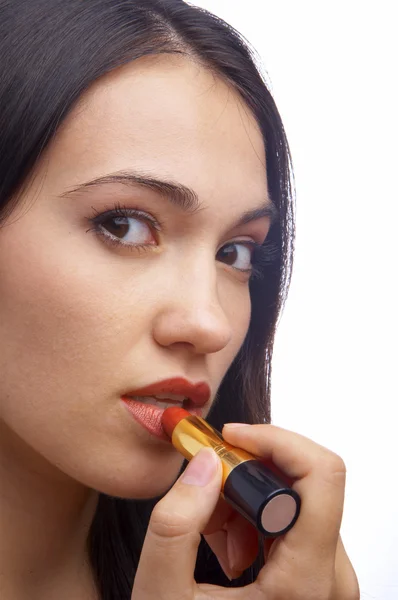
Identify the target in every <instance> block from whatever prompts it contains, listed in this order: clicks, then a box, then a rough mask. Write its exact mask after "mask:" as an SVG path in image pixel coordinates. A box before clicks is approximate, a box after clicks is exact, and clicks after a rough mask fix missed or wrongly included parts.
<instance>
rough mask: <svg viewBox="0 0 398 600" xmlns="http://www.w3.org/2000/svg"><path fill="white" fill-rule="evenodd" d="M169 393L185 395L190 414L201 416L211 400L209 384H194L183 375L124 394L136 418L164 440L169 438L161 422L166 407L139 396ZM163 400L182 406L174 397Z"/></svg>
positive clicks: (127, 406)
mask: <svg viewBox="0 0 398 600" xmlns="http://www.w3.org/2000/svg"><path fill="white" fill-rule="evenodd" d="M167 393H169V394H176V395H179V396H185V397H186V398H187V400H184V403H183V406H184V408H185V409H186V410H187V411H188V413H189V414H192V415H197V416H201V415H202V413H203V406H204V405H205V404H206V403H207V402H208V401H209V399H210V393H211V392H210V387H209V386H208V384H207V383H205V382H203V381H202V382H199V383H196V384H194V383H190V382H189V381H188V380H187V379H184V378H183V377H173V378H172V379H167V380H163V381H158V382H157V383H154V384H152V385H148V386H145V387H143V388H140V389H137V390H133V391H129V392H127V393H126V394H123V396H122V400H123V402H124V404H125V405H126V408H127V409H128V411H129V412H130V413H131V415H132V416H133V417H134V419H135V420H136V421H137V422H138V423H140V424H141V425H142V426H143V427H144V428H145V429H146V430H147V431H149V432H150V433H152V434H153V435H155V436H156V437H158V438H160V439H163V440H168V439H169V438H168V437H167V436H166V435H165V433H164V430H163V427H162V423H161V419H162V415H163V412H164V410H165V409H164V408H162V407H161V406H158V405H156V406H155V405H152V404H147V403H144V402H141V401H140V400H138V398H139V397H140V396H146V397H150V396H157V395H160V394H161V395H162V396H163V395H165V394H167ZM162 400H163V402H169V403H170V402H175V403H176V407H181V406H182V404H181V403H179V402H178V401H176V400H173V399H168V398H164V399H162ZM160 402H161V401H160Z"/></svg>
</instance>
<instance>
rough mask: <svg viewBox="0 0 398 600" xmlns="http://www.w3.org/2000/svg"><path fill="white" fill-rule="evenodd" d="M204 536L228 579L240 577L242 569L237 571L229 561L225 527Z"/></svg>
mask: <svg viewBox="0 0 398 600" xmlns="http://www.w3.org/2000/svg"><path fill="white" fill-rule="evenodd" d="M204 538H205V540H206V542H207V543H208V544H209V546H210V548H211V549H212V550H213V552H214V554H215V555H216V557H217V560H218V562H219V563H220V567H221V568H222V570H223V571H224V573H225V575H226V576H227V577H228V579H229V580H230V581H231V580H232V579H236V578H237V577H239V576H240V575H241V571H235V570H233V569H231V568H230V566H229V563H228V551H227V532H226V531H224V530H223V529H220V530H219V531H216V532H215V533H209V534H207V535H204Z"/></svg>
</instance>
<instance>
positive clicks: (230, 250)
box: [220, 245, 237, 265]
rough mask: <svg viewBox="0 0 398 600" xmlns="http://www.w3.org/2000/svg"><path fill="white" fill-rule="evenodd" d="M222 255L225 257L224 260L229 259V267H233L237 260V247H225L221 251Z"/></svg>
mask: <svg viewBox="0 0 398 600" xmlns="http://www.w3.org/2000/svg"><path fill="white" fill-rule="evenodd" d="M220 253H221V254H222V255H223V256H222V258H224V259H227V260H226V262H227V264H228V265H232V264H233V263H234V262H235V261H236V258H237V251H236V246H233V245H231V246H225V247H224V248H222V249H221V250H220Z"/></svg>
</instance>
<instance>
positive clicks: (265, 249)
mask: <svg viewBox="0 0 398 600" xmlns="http://www.w3.org/2000/svg"><path fill="white" fill-rule="evenodd" d="M91 208H92V209H93V213H94V216H92V217H87V221H88V222H89V223H91V224H92V225H93V226H92V227H91V228H90V229H87V231H86V233H89V232H92V233H94V234H95V235H98V236H99V237H101V238H103V239H105V241H106V243H107V244H109V245H111V246H113V247H117V248H120V247H123V248H127V249H128V250H131V251H132V252H133V251H134V252H136V251H138V252H145V251H147V250H148V249H149V248H150V247H151V245H149V244H124V243H122V242H119V241H118V240H117V238H113V237H110V236H108V235H105V234H104V233H103V232H102V231H101V229H100V225H102V223H103V222H105V221H106V220H107V219H111V218H115V217H122V218H128V217H137V218H139V219H142V220H143V221H145V222H146V223H148V224H149V225H150V226H151V227H153V228H154V229H155V230H156V231H161V230H162V227H163V223H161V222H160V221H159V220H157V219H155V218H154V217H152V216H150V215H149V214H148V213H146V212H143V211H141V210H138V209H135V208H128V207H127V206H123V205H121V204H120V203H116V204H114V205H113V206H110V207H105V209H104V210H103V211H102V212H100V211H98V210H97V209H96V208H94V207H93V206H92V207H91ZM239 244H241V245H246V246H251V247H252V248H253V253H252V268H251V269H239V268H237V267H232V269H235V270H236V271H239V272H240V273H251V275H250V280H254V279H262V278H263V277H264V271H263V267H265V266H267V265H269V264H270V263H272V262H274V260H275V258H276V256H277V246H276V245H275V244H270V243H268V242H265V243H264V244H259V243H258V242H254V241H245V240H242V241H241V242H240V241H239V240H237V241H236V242H231V243H230V244H225V246H234V245H239Z"/></svg>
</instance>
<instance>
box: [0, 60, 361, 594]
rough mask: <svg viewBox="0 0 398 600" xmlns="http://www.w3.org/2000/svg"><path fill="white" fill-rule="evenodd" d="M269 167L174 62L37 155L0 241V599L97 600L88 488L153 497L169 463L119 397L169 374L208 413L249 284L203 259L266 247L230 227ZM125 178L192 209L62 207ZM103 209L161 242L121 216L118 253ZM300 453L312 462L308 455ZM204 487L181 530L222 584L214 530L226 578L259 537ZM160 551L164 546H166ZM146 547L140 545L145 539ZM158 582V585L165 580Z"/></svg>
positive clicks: (102, 200)
mask: <svg viewBox="0 0 398 600" xmlns="http://www.w3.org/2000/svg"><path fill="white" fill-rule="evenodd" d="M264 165H265V154H264V145H263V140H262V137H261V133H260V131H259V129H258V126H257V124H256V122H255V120H254V118H253V117H252V116H251V114H250V113H249V111H248V110H247V109H246V108H245V106H244V105H243V103H242V101H241V100H240V99H239V97H238V95H237V94H236V92H234V90H233V89H231V87H229V86H228V85H226V84H225V83H223V82H222V81H221V80H220V79H217V78H215V77H214V75H213V74H211V73H210V72H209V71H207V70H205V69H204V68H202V67H200V66H199V65H198V64H196V63H194V62H192V61H190V60H188V59H187V58H181V57H170V56H160V57H151V58H143V59H140V60H137V61H135V62H134V63H131V64H129V65H126V66H124V67H123V68H120V69H118V70H116V71H114V72H112V73H111V74H109V75H107V76H106V77H103V78H101V79H100V80H99V81H98V82H96V83H95V84H94V85H93V86H92V87H91V88H90V89H89V90H88V91H87V92H86V93H85V94H84V96H82V98H81V100H80V102H79V104H78V105H77V106H76V107H75V108H74V109H73V110H72V112H71V113H70V114H69V116H68V118H67V120H66V121H65V122H64V123H63V124H62V127H61V129H60V131H59V132H58V134H57V136H56V137H55V139H54V140H53V141H52V143H51V144H50V146H49V147H48V148H47V149H46V152H45V153H44V155H43V156H42V158H41V160H40V163H39V164H38V165H37V168H36V169H35V172H34V176H33V177H32V178H31V180H30V181H29V186H28V187H27V188H26V189H25V191H24V194H23V197H22V199H21V202H20V204H19V206H18V207H17V209H16V210H15V211H14V214H13V215H12V216H11V218H10V219H9V220H8V222H7V224H6V226H5V227H4V228H3V229H2V230H1V231H0V273H1V277H0V344H1V347H2V352H1V356H0V372H1V373H2V377H1V379H0V480H1V482H2V485H1V486H0V529H1V531H2V536H1V539H0V564H1V565H2V569H1V579H0V583H1V588H0V590H1V591H3V592H4V595H5V596H7V597H12V598H13V599H15V600H22V599H25V598H29V599H30V600H34V599H35V598H40V599H41V600H46V599H47V598H53V597H54V594H56V596H57V598H58V599H59V600H63V599H64V598H65V599H66V598H70V597H73V598H76V599H77V600H78V599H80V598H82V599H83V598H85V599H86V600H87V599H88V598H95V597H96V596H95V591H94V586H93V583H92V575H91V572H90V568H89V564H88V559H87V553H86V549H85V543H86V539H87V532H88V528H89V526H90V523H91V521H92V518H93V515H94V512H95V507H96V501H97V492H96V491H94V490H97V491H101V492H104V493H106V494H110V495H114V496H120V497H125V498H148V497H153V496H156V495H159V494H161V493H163V492H164V491H165V490H166V489H167V488H168V487H170V485H171V483H172V482H173V481H174V479H175V477H176V475H177V473H178V471H179V469H180V467H181V464H182V457H181V456H180V455H179V454H177V452H176V451H175V450H174V449H173V447H172V446H171V445H169V444H168V443H166V442H163V441H161V440H159V439H157V438H155V437H153V436H151V435H150V434H149V433H148V432H147V431H146V430H145V429H143V428H142V426H141V425H139V424H138V423H136V422H135V421H134V419H133V418H132V417H131V416H130V414H129V413H128V412H127V410H126V407H125V406H124V404H123V403H122V402H121V400H120V396H121V394H122V393H126V391H128V390H132V389H134V388H139V387H142V386H146V385H148V384H150V383H153V382H155V381H159V380H163V379H166V378H169V377H174V376H184V377H186V378H187V379H189V380H191V381H193V382H196V381H203V380H204V381H207V382H208V384H209V385H210V388H211V392H212V395H211V400H210V402H209V405H208V406H207V407H206V411H205V414H207V412H208V410H209V409H210V406H211V402H212V400H213V399H214V396H215V394H216V392H217V389H218V387H219V385H220V383H221V381H222V379H223V377H224V375H225V373H226V372H227V370H228V367H229V366H230V364H231V363H232V361H233V359H234V357H235V356H236V354H237V352H238V350H239V348H240V346H241V344H242V342H243V340H244V337H245V335H246V332H247V329H248V325H249V321H250V295H249V287H248V281H249V275H248V274H247V273H242V272H240V271H238V270H236V269H234V268H233V267H232V266H231V264H230V263H229V262H226V261H223V260H222V259H219V258H217V257H216V255H217V252H218V251H219V250H220V249H221V248H222V247H223V246H225V245H227V243H231V242H238V241H241V242H243V241H250V240H255V241H257V242H258V243H262V242H263V240H264V239H265V237H266V235H267V232H268V230H269V226H270V222H269V219H268V218H267V217H263V218H261V219H259V220H257V221H255V222H252V223H250V224H246V225H244V226H240V227H239V228H236V227H235V228H234V226H233V225H234V223H235V221H236V220H237V219H238V218H239V217H240V216H241V214H242V213H243V212H245V211H247V210H250V209H252V208H255V207H257V206H258V205H259V204H262V203H264V201H265V200H266V199H267V179H266V172H265V166H264ZM128 169H135V170H140V171H144V172H145V173H147V174H151V175H153V176H157V177H161V178H163V179H167V180H170V181H175V182H180V183H182V184H184V185H186V186H189V187H190V188H193V189H194V190H195V192H196V193H197V195H198V197H199V199H200V201H201V202H202V207H201V210H199V211H197V212H196V213H195V214H191V215H186V214H182V213H181V212H180V211H179V210H178V209H177V208H176V207H175V206H172V205H171V204H170V203H168V202H166V200H165V199H164V197H162V196H160V195H159V194H157V193H156V192H155V191H153V190H148V189H142V188H140V187H139V186H136V187H135V188H133V187H127V186H123V185H119V184H111V185H110V184H107V185H104V186H101V187H96V188H91V189H89V190H88V191H85V192H84V193H80V194H78V195H76V196H74V197H73V198H65V197H61V195H62V194H63V193H65V192H66V191H68V190H70V189H72V188H73V187H74V186H76V185H78V184H80V183H83V182H85V181H88V180H90V179H93V178H94V177H100V176H104V175H107V174H109V173H114V172H119V171H125V170H128ZM115 202H118V203H120V204H122V205H125V206H127V207H129V208H136V209H139V210H141V211H144V212H146V213H148V214H149V215H152V216H153V217H155V218H156V219H158V220H159V221H160V222H161V223H162V229H161V232H160V233H159V239H158V240H156V239H155V236H154V231H153V230H151V228H150V227H149V226H148V225H146V224H145V221H140V220H139V221H137V219H136V218H134V219H132V221H131V223H132V224H133V225H134V226H136V229H135V236H136V237H134V235H132V237H131V239H130V244H131V246H133V245H134V243H146V244H149V245H150V247H149V248H148V249H147V251H145V252H139V251H137V250H135V249H134V248H130V249H127V248H122V249H120V248H119V249H117V248H115V247H113V246H110V245H108V244H106V243H105V241H104V239H103V238H100V237H99V236H96V235H94V234H93V233H92V232H87V230H88V229H89V227H90V225H89V224H88V222H87V218H89V217H92V216H94V215H93V208H94V209H95V211H96V212H97V213H101V212H103V211H105V210H107V209H109V208H112V207H113V204H114V203H115ZM133 231H134V230H133ZM239 252H240V253H239V254H238V255H237V258H236V261H237V262H236V263H233V264H236V265H237V266H238V267H241V268H247V267H248V266H249V261H248V253H247V252H245V251H244V247H243V246H240V251H239ZM261 427H264V426H261ZM251 429H252V431H253V435H254V438H253V439H254V442H253V440H251V443H254V444H256V443H257V444H259V443H260V441H262V443H265V442H264V435H263V429H260V430H259V429H256V427H253V428H251ZM292 435H293V434H292ZM245 443H246V440H244V441H243V443H242V447H245V445H244V444H245ZM247 443H248V442H247ZM303 443H304V442H303ZM286 444H287V445H289V443H288V442H286ZM311 444H312V443H311ZM249 445H250V444H249ZM260 446H261V444H260ZM311 448H312V450H311V451H309V455H310V457H309V458H308V461H309V465H310V464H311V460H312V461H313V462H316V461H319V458H318V457H317V455H318V454H319V453H320V452H321V451H320V450H319V447H318V446H316V445H315V444H313V445H312V446H311ZM257 449H258V450H261V451H262V448H260V447H259V448H257ZM311 452H312V454H311ZM311 457H312V458H311ZM191 464H193V463H191ZM309 468H310V467H309ZM293 476H294V474H293ZM297 476H298V477H299V476H300V475H297ZM315 483H316V477H315V481H314V482H313V485H315ZM181 485H183V488H184V489H185V488H187V487H189V488H192V489H195V490H196V489H199V488H197V487H196V486H187V485H184V484H180V483H177V484H176V486H175V487H173V488H172V490H171V492H169V494H168V495H166V497H165V502H166V512H163V513H162V510H163V511H164V507H165V505H164V504H163V505H162V504H161V505H160V508H159V512H157V513H155V521H154V523H155V529H156V519H157V518H158V521H159V517H157V516H156V515H159V514H160V515H161V514H164V515H166V513H167V502H170V498H172V494H173V493H177V494H178V493H179V492H178V489H180V488H179V487H178V486H180V487H181ZM209 485H210V487H211V489H212V490H213V491H212V493H211V494H210V495H209V498H210V499H211V501H210V504H209V503H207V504H206V503H205V502H204V503H203V502H202V504H203V505H206V507H207V508H206V510H207V511H208V512H207V513H206V514H207V516H205V517H203V516H202V520H201V521H200V522H199V521H196V522H195V524H194V525H195V527H196V528H197V527H202V529H203V527H204V526H205V525H206V524H207V527H208V529H207V530H206V533H208V534H209V543H210V544H211V545H212V546H213V547H214V548H215V551H216V553H217V554H218V556H219V559H220V563H221V564H222V565H223V566H224V567H225V570H227V571H228V569H229V568H230V567H228V566H226V561H227V546H226V535H225V529H226V528H228V527H229V528H230V529H231V528H232V529H234V532H232V533H231V534H230V535H229V540H230V543H231V542H232V543H235V546H238V547H241V548H242V549H241V550H239V549H238V551H237V552H238V559H237V560H238V562H237V564H236V565H235V566H236V567H237V568H238V569H241V568H245V565H243V564H242V561H243V559H242V553H243V555H244V556H246V559H245V560H246V561H247V560H248V559H249V560H250V561H252V560H253V559H252V558H251V557H252V555H253V552H255V547H254V542H253V540H254V532H253V530H252V528H251V527H250V526H248V524H247V523H246V521H244V520H243V519H241V518H240V517H238V516H237V515H236V514H235V513H234V514H232V513H231V511H230V510H229V509H228V507H226V506H225V505H224V504H223V503H221V502H220V503H217V498H218V491H217V485H219V482H218V483H217V476H216V475H215V476H214V477H213V479H212V482H211V483H210V484H209ZM340 488H341V486H340ZM340 488H339V493H338V495H337V496H336V499H335V500H334V501H335V503H336V509H335V518H334V521H333V527H334V529H333V530H334V531H335V530H336V531H337V532H338V529H339V524H340V519H341V509H342V502H343V494H342V489H343V488H341V489H340ZM200 489H201V490H202V494H203V492H204V490H205V488H203V487H202V488H200ZM176 490H177V492H176ZM303 491H304V493H305V488H304V489H303ZM184 493H185V492H184ZM170 494H171V495H170ZM184 497H185V498H186V496H184V494H182V496H181V498H180V500H179V502H181V507H184V506H185V504H184ZM174 498H175V496H174ZM213 501H214V502H213ZM211 502H213V504H211ZM216 504H217V507H216ZM177 505H178V503H177ZM162 506H163V508H162ZM192 506H194V504H192ZM180 517H181V519H182V520H184V519H183V510H181V512H180ZM167 518H168V517H167ZM160 520H161V518H160ZM166 520H167V519H166ZM186 522H187V521H186ZM152 527H153V523H152V524H151V528H152ZM232 529H231V531H232ZM194 531H196V529H195V530H194ZM198 531H199V530H198ZM302 535H304V537H305V536H307V537H308V532H307V534H305V533H304V534H303V533H302ZM220 536H222V539H221V537H220ZM155 537H156V536H155ZM165 539H167V542H168V543H169V545H171V546H170V547H172V546H173V544H174V543H175V540H174V539H173V537H167V538H165ZM179 539H181V538H179ZM325 539H326V538H325ZM148 540H149V542H148V543H149V544H150V543H153V529H150V532H149V534H148ZM151 540H152V542H151ZM327 543H328V544H329V538H327ZM330 543H331V542H330ZM333 544H335V545H336V544H337V538H336V536H335V537H333ZM216 546H217V548H216ZM245 548H246V550H245ZM297 548H298V546H297ZM169 550H170V548H169ZM151 552H153V557H152V558H153V560H154V561H155V559H156V556H157V553H156V549H153V550H152V551H151V546H150V545H149V549H146V553H145V554H144V559H145V560H143V561H142V565H143V566H141V563H140V570H139V573H140V578H139V579H138V581H139V582H141V583H140V584H137V590H140V589H141V588H140V585H141V586H142V585H143V584H142V582H145V581H146V580H149V579H151V580H153V579H154V578H153V577H151V576H150V573H151V572H152V573H153V569H152V571H151V570H150V568H149V566H148V565H149V563H150V562H151V560H152V559H151ZM239 553H240V554H239ZM171 554H172V553H171V552H169V551H167V552H166V553H165V554H164V558H163V560H165V556H166V555H167V556H170V555H171ZM331 554H333V553H331ZM148 557H149V559H150V560H149V563H148ZM239 557H240V558H239ZM347 561H348V559H346V560H345V561H343V562H344V565H345V569H346V570H347V568H348V567H347V564H349V561H348V563H347ZM329 562H330V561H329ZM249 564H250V563H249ZM247 566H248V565H247ZM169 567H170V565H169ZM190 567H191V565H190V566H189V568H190ZM148 569H149V570H148ZM192 572H193V570H192ZM192 572H187V573H188V575H187V576H188V577H190V578H192ZM228 572H229V571H228ZM170 573H171V570H170ZM175 577H176V576H175V573H173V574H172V575H171V578H170V589H171V587H172V585H173V583H172V582H174V581H175ZM162 586H163V591H164V589H165V588H166V589H167V582H165V581H163V584H162ZM144 587H145V585H144ZM190 589H191V588H190ZM134 593H137V594H138V596H137V597H139V598H140V600H142V599H143V600H146V599H147V598H152V597H154V598H155V597H156V598H160V597H163V596H161V595H160V592H159V590H155V591H151V590H149V591H148V590H144V589H143V588H142V589H141V595H140V594H139V592H134ZM162 593H163V592H162ZM196 593H197V591H195V590H194V589H193V588H192V595H194V594H196ZM201 593H202V592H201ZM231 593H232V595H230V596H229V597H231V598H232V597H235V596H234V595H233V592H231ZM151 594H152V595H151ZM156 594H157V595H156ZM134 597H135V596H134ZM173 597H175V596H173ZM181 597H182V596H181ZM184 597H185V596H184ZM186 597H191V596H186ZM247 597H249V596H247ZM262 597H263V596H262ZM264 597H265V596H264ZM266 597H267V598H268V596H266ZM353 597H354V596H353ZM250 598H251V596H250ZM275 598H276V596H275ZM336 598H337V596H336ZM338 598H339V599H340V598H345V596H338Z"/></svg>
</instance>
